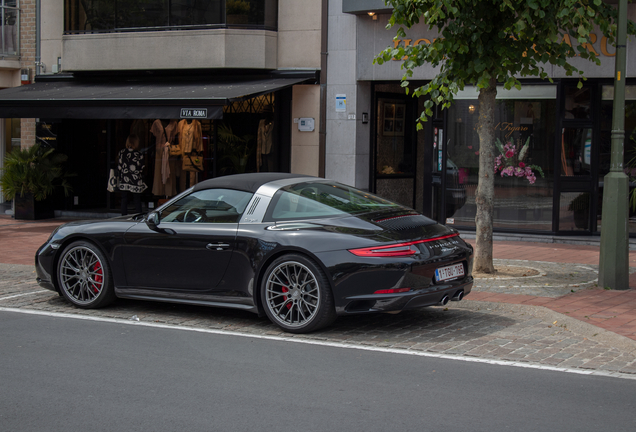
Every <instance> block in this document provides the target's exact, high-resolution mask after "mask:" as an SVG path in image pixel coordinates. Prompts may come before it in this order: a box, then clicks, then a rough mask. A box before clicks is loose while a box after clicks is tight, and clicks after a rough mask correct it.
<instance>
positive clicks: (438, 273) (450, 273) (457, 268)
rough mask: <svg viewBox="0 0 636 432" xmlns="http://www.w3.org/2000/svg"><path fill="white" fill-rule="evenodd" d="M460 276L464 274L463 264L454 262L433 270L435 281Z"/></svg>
mask: <svg viewBox="0 0 636 432" xmlns="http://www.w3.org/2000/svg"><path fill="white" fill-rule="evenodd" d="M460 276H464V265H463V264H454V265H452V266H448V267H442V268H438V269H436V270H435V280H436V281H437V282H442V281H445V280H449V279H456V278H458V277H460Z"/></svg>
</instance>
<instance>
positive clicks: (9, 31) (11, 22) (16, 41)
mask: <svg viewBox="0 0 636 432" xmlns="http://www.w3.org/2000/svg"><path fill="white" fill-rule="evenodd" d="M0 15H1V18H2V45H1V46H0V49H2V53H1V54H0V55H2V56H3V57H5V56H19V55H20V1H19V0H0Z"/></svg>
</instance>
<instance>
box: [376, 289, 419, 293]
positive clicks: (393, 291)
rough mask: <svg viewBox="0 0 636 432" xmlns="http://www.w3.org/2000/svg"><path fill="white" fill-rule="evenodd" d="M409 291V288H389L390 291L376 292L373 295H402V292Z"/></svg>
mask: <svg viewBox="0 0 636 432" xmlns="http://www.w3.org/2000/svg"><path fill="white" fill-rule="evenodd" d="M409 291H411V288H391V289H383V290H377V291H376V292H374V293H373V294H395V293H403V292H409Z"/></svg>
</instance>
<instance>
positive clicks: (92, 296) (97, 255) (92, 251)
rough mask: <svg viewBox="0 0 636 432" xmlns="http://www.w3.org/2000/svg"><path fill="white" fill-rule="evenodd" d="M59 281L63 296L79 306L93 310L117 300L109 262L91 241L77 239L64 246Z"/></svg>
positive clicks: (58, 275)
mask: <svg viewBox="0 0 636 432" xmlns="http://www.w3.org/2000/svg"><path fill="white" fill-rule="evenodd" d="M57 280H58V283H59V287H60V291H61V292H62V295H63V296H64V298H66V299H67V300H68V301H69V302H71V303H73V304H74V305H75V306H77V307H80V308H85V309H93V308H98V307H102V306H106V305H107V304H109V303H111V302H112V301H113V300H115V291H114V289H113V281H112V277H111V273H110V267H109V264H108V261H107V260H106V257H105V256H104V254H102V252H101V251H100V250H99V249H98V248H97V247H96V246H95V245H93V244H92V243H89V242H86V241H78V242H75V243H72V244H70V245H69V246H67V247H66V249H64V251H63V252H62V256H61V258H60V260H59V262H58V265H57Z"/></svg>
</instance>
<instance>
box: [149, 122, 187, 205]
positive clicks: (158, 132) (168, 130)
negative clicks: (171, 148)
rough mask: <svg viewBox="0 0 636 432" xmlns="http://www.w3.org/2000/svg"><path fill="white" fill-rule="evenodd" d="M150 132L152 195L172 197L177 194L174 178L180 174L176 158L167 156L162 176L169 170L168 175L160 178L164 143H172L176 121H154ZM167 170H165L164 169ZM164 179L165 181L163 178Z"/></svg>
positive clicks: (179, 165) (179, 163)
mask: <svg viewBox="0 0 636 432" xmlns="http://www.w3.org/2000/svg"><path fill="white" fill-rule="evenodd" d="M150 132H151V133H152V134H153V135H154V137H155V146H156V153H155V177H154V181H153V185H152V193H153V195H157V196H174V195H176V194H177V182H176V178H177V176H179V175H180V174H181V160H180V159H179V157H178V156H169V158H168V165H167V167H166V166H165V165H164V167H163V172H164V174H165V173H166V172H167V170H169V174H168V175H167V176H166V175H163V176H162V162H163V155H164V151H165V146H166V142H173V141H174V139H175V136H176V134H177V121H176V120H170V122H169V123H168V122H167V121H166V122H165V125H164V122H162V121H161V120H155V121H154V123H153V124H152V127H151V128H150ZM166 168H167V169H166ZM163 177H165V181H164V178H163Z"/></svg>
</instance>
